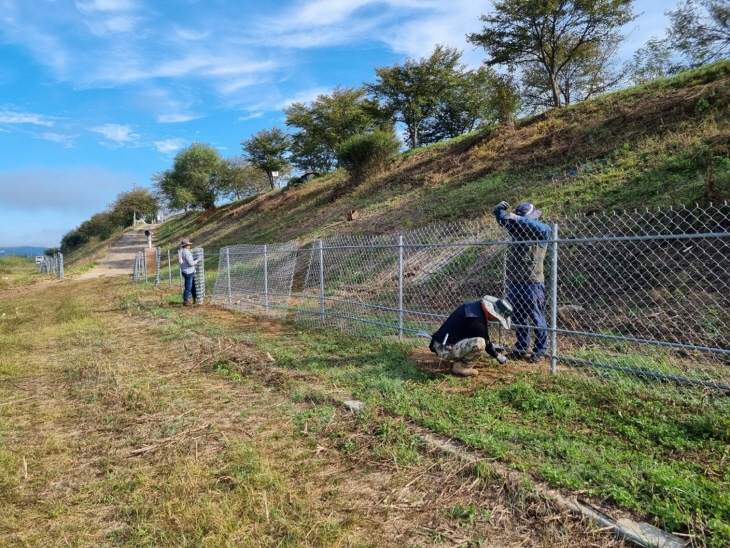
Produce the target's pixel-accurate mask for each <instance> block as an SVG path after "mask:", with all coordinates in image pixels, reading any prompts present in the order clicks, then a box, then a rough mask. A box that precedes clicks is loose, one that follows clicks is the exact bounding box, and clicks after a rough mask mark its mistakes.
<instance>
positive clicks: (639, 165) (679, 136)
mask: <svg viewBox="0 0 730 548" xmlns="http://www.w3.org/2000/svg"><path fill="white" fill-rule="evenodd" d="M729 99H730V62H728V61H723V62H719V63H715V64H713V65H710V66H707V67H703V68H701V69H698V70H694V71H689V72H686V73H683V74H680V75H678V76H676V77H674V78H671V79H663V80H657V81H655V82H652V83H650V84H647V85H644V86H639V87H634V88H629V89H625V90H622V91H619V92H617V93H612V94H608V95H605V96H602V97H599V98H596V99H593V100H590V101H585V102H582V103H579V104H577V105H574V106H570V107H568V108H564V109H560V110H552V111H549V112H546V113H544V114H541V115H538V116H533V117H530V118H526V119H523V120H520V121H519V122H517V124H516V126H515V127H514V129H508V128H497V129H496V130H494V131H491V132H489V131H478V132H475V133H472V134H470V135H466V136H462V137H459V138H457V139H453V140H451V141H446V142H443V143H438V144H436V145H431V146H427V147H422V148H419V149H415V150H411V151H408V152H406V153H404V154H402V155H401V156H400V158H399V159H398V160H397V161H396V162H394V164H393V165H392V167H391V169H390V170H388V171H387V172H386V173H383V174H382V175H380V176H378V177H376V178H373V179H372V180H368V181H366V182H365V183H363V184H361V185H359V186H353V185H351V184H350V182H349V181H348V178H347V175H346V173H344V172H342V171H337V172H334V173H331V174H329V175H327V176H325V177H322V178H320V179H316V180H314V181H312V182H309V183H306V184H305V185H303V186H301V187H298V188H294V189H280V190H276V191H273V192H269V193H267V194H264V195H262V196H258V197H256V198H254V199H249V200H243V201H239V202H235V203H231V204H228V205H225V206H222V207H219V208H218V209H217V210H216V211H215V212H212V213H209V212H200V211H196V212H189V213H187V214H185V215H182V216H180V217H178V218H175V219H172V220H170V221H167V222H165V223H164V224H163V225H161V226H160V227H159V229H158V230H157V231H156V234H157V238H158V242H159V244H160V245H161V246H162V247H163V248H167V247H175V246H176V245H177V243H178V241H179V238H180V237H181V236H186V237H191V238H193V240H194V242H195V244H196V245H202V246H205V247H207V248H209V249H211V250H216V249H217V248H219V247H221V246H225V245H229V244H234V243H266V242H274V241H282V240H289V239H292V238H300V239H301V240H302V243H306V242H308V241H311V240H312V239H315V238H318V237H322V236H329V235H334V234H340V233H361V234H371V233H372V234H377V233H386V232H393V231H396V230H404V229H409V228H414V227H419V226H424V225H428V224H434V223H443V222H448V221H454V220H457V219H464V218H476V217H489V216H491V211H492V208H493V207H494V205H495V204H496V203H497V202H499V201H501V200H507V201H509V202H510V203H512V204H517V203H519V202H521V201H532V202H534V203H536V204H537V205H538V207H540V208H541V209H543V210H544V211H545V212H546V214H548V215H550V216H551V217H557V216H560V215H564V214H574V213H584V214H590V213H593V212H597V211H601V210H613V209H616V210H620V209H634V208H636V207H642V208H643V207H650V208H654V207H660V206H661V207H666V206H675V207H676V206H681V205H687V204H695V203H698V204H706V203H709V202H715V203H717V202H721V201H724V200H727V199H728V198H730V146H729V143H730V108H729V106H730V100H729ZM350 210H357V211H358V213H359V218H358V219H357V220H356V221H353V222H348V221H347V220H346V215H347V212H348V211H350Z"/></svg>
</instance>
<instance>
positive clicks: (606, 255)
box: [556, 206, 730, 399]
mask: <svg viewBox="0 0 730 548" xmlns="http://www.w3.org/2000/svg"><path fill="white" fill-rule="evenodd" d="M729 233H730V210H729V209H728V208H727V206H723V207H709V208H706V209H680V210H667V211H642V212H633V213H621V214H611V215H601V216H591V217H575V218H570V219H565V220H562V221H561V222H560V235H559V238H560V240H561V241H560V242H559V243H558V244H557V247H558V272H557V282H558V283H557V286H558V287H557V322H556V323H557V328H558V329H559V330H563V331H559V332H558V347H557V353H558V355H559V356H561V358H562V359H561V362H562V364H564V366H565V367H566V368H568V369H569V370H570V371H571V372H572V373H575V374H580V375H583V376H586V377H600V378H602V379H605V380H608V381H610V382H612V383H616V384H619V385H622V386H626V385H633V386H639V387H645V388H649V387H651V388H652V389H658V391H659V392H660V393H669V392H672V393H674V394H673V395H672V396H673V397H675V395H676V393H679V395H680V396H682V397H691V398H693V399H694V398H696V397H697V392H696V391H693V392H687V391H686V390H685V389H686V387H687V385H695V386H697V387H699V388H701V389H702V390H703V393H704V395H710V394H717V393H718V392H719V393H723V392H725V393H727V392H726V391H728V390H730V315H729V314H728V310H730V308H729V307H730V234H729ZM678 381H679V382H678Z"/></svg>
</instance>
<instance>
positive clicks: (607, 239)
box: [296, 206, 730, 401]
mask: <svg viewBox="0 0 730 548" xmlns="http://www.w3.org/2000/svg"><path fill="white" fill-rule="evenodd" d="M545 223H546V224H547V225H548V226H549V227H551V228H552V232H553V233H552V234H551V235H549V236H548V238H549V239H547V240H546V239H542V241H540V238H539V237H538V236H536V235H535V233H533V232H524V233H519V232H515V231H512V234H508V233H507V232H506V231H505V230H504V229H503V228H502V227H500V226H498V225H497V224H496V223H482V222H473V223H457V224H454V225H448V226H441V227H429V228H424V229H419V230H414V231H410V232H408V233H404V234H403V235H401V236H397V235H395V236H394V235H383V236H340V237H336V238H329V239H326V240H322V241H317V242H315V245H314V246H313V247H312V249H311V250H310V251H309V255H310V262H309V268H308V271H307V275H306V280H305V283H304V289H303V293H302V299H301V303H300V305H299V307H298V308H297V312H296V319H297V320H298V321H300V322H302V323H304V324H306V325H309V326H313V327H325V328H329V329H337V330H339V331H343V332H345V333H350V334H353V335H358V336H364V337H369V338H382V337H390V338H399V339H400V338H402V339H405V340H407V341H409V342H411V343H414V344H424V342H425V341H424V340H423V339H418V338H414V335H415V334H416V332H418V331H419V330H425V331H427V332H429V333H432V332H434V331H435V330H436V329H437V328H438V326H439V325H440V324H441V323H442V321H443V319H444V318H445V317H446V316H447V315H448V314H449V313H450V312H451V311H452V310H453V309H454V308H456V306H458V305H459V304H461V303H463V302H466V301H469V300H477V299H479V298H480V297H481V296H482V295H485V294H489V295H494V296H499V297H510V298H511V300H512V301H513V305H516V308H519V305H520V304H521V305H522V308H523V310H522V311H521V312H522V314H518V315H517V317H516V318H515V319H514V320H515V321H514V323H516V324H517V325H516V326H515V328H514V329H512V330H509V331H507V330H503V329H497V328H496V327H492V328H491V334H490V336H491V338H492V340H493V341H494V342H495V343H496V344H498V345H499V346H501V347H502V348H503V349H505V351H508V350H515V349H517V350H524V351H527V352H531V353H535V351H537V353H540V354H542V353H544V354H545V359H544V360H543V361H540V362H539V363H536V364H535V365H534V367H535V368H536V370H537V369H539V368H547V367H551V369H552V371H553V372H556V373H560V374H571V375H578V376H580V377H581V378H584V379H590V380H595V379H600V380H601V382H609V383H612V384H615V385H617V386H621V387H623V388H628V387H631V388H638V389H640V390H648V389H652V390H654V391H655V393H656V394H657V395H659V396H661V397H663V396H665V395H669V396H670V397H672V398H676V397H677V395H679V396H680V397H682V398H687V397H688V398H690V399H696V398H697V397H698V392H697V390H687V389H688V388H691V387H694V388H697V387H699V388H700V389H701V391H700V392H699V394H703V395H702V396H700V397H704V396H706V395H710V394H712V395H723V394H729V393H730V392H729V391H730V315H729V314H728V310H730V214H729V209H728V207H727V206H722V207H709V208H705V209H699V208H698V209H692V210H690V209H680V210H668V211H653V212H652V211H645V212H633V213H618V214H615V213H614V214H608V215H594V216H588V217H575V218H570V219H561V220H559V221H556V220H547V221H545ZM535 246H537V248H540V249H542V252H540V251H539V250H537V251H536V249H537V248H536V247H535ZM541 254H544V260H543V261H540V259H539V256H540V255H541ZM536 255H537V256H536ZM537 263H542V264H543V265H544V268H543V272H542V273H540V272H537V271H536V270H535V267H536V266H537ZM533 284H537V285H538V287H537V288H534V287H533ZM526 289H528V290H529V292H527V293H520V291H525V290H526ZM518 301H524V302H522V303H518ZM543 319H544V323H541V322H542V321H543ZM541 326H544V328H540V329H536V328H537V327H541ZM520 331H522V332H523V333H525V332H527V333H529V335H530V336H531V340H530V344H529V345H526V341H525V340H524V338H523V339H522V340H519V339H518V337H517V334H518V333H519V332H520ZM542 341H545V342H542ZM524 357H526V358H529V357H530V356H529V354H527V355H525V356H524ZM551 358H552V360H551ZM724 401H726V400H724Z"/></svg>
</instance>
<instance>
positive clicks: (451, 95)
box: [420, 67, 497, 144]
mask: <svg viewBox="0 0 730 548" xmlns="http://www.w3.org/2000/svg"><path fill="white" fill-rule="evenodd" d="M496 78H497V74H496V72H495V71H494V70H493V69H491V68H487V67H479V68H478V69H477V70H469V71H463V72H459V73H457V74H456V75H455V77H454V80H453V84H454V85H453V87H452V88H451V89H450V90H449V91H448V92H447V93H446V94H445V96H444V100H443V101H442V102H441V105H440V107H439V109H438V110H437V111H436V113H435V114H434V115H433V116H432V117H431V118H429V119H428V120H426V122H425V123H424V126H423V128H422V130H421V137H420V141H421V143H422V144H428V143H435V142H438V141H441V140H443V139H453V138H454V137H458V136H459V135H462V134H464V133H469V132H471V131H474V130H475V129H476V128H477V127H479V126H481V125H485V124H491V123H492V122H494V121H496V118H497V116H496V113H495V111H494V110H493V109H492V108H491V97H490V94H491V93H492V92H493V91H494V85H495V79H496Z"/></svg>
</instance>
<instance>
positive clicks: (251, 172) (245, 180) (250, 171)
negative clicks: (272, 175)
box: [220, 156, 269, 200]
mask: <svg viewBox="0 0 730 548" xmlns="http://www.w3.org/2000/svg"><path fill="white" fill-rule="evenodd" d="M220 178H221V187H222V189H223V190H225V192H228V193H230V194H232V195H233V197H234V199H236V200H240V199H241V198H246V197H248V196H255V195H257V194H261V193H262V192H264V191H265V190H266V189H267V188H268V186H269V179H268V177H267V176H266V173H264V172H263V171H261V170H260V169H258V168H256V167H254V166H252V165H251V164H250V163H248V161H246V159H245V158H244V157H243V156H235V157H233V158H227V159H225V160H223V163H222V165H221V172H220Z"/></svg>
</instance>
